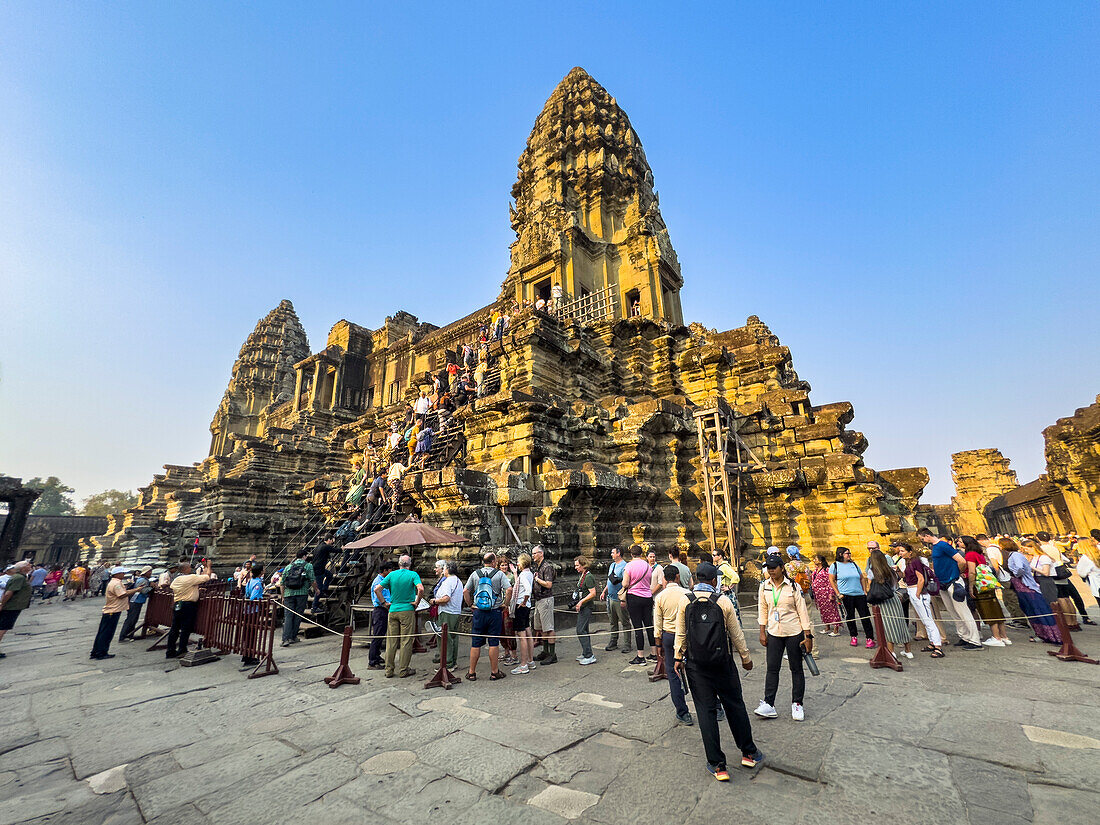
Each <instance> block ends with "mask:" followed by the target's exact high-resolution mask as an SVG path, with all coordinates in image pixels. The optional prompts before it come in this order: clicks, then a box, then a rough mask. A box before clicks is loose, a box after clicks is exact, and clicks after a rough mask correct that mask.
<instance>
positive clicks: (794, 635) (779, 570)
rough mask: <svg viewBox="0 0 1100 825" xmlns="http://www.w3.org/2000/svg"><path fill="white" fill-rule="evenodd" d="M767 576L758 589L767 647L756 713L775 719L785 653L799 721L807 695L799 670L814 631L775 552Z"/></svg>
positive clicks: (793, 715) (794, 715) (798, 592)
mask: <svg viewBox="0 0 1100 825" xmlns="http://www.w3.org/2000/svg"><path fill="white" fill-rule="evenodd" d="M764 568H765V571H766V575H765V577H764V581H762V582H761V583H760V589H759V590H758V591H757V624H759V625H760V644H761V646H762V647H764V648H766V649H767V662H768V672H767V675H766V676H765V678H764V698H763V699H761V700H760V705H759V706H758V707H757V708H756V710H755V711H754V712H755V713H756V715H757V716H760V717H763V718H765V719H774V718H775V717H776V716H778V715H779V713H778V711H776V709H775V696H776V694H777V693H778V692H779V668H780V667H781V666H782V665H783V655H784V654H786V658H787V665H788V667H790V669H791V718H792V719H794V720H795V721H796V722H801V721H802V719H803V718H804V714H805V712H804V710H803V708H802V702H803V698H804V697H805V694H806V675H805V673H804V672H803V670H802V651H803V650H805V651H806V652H807V653H811V652H813V649H814V634H813V625H812V624H811V623H810V613H809V611H808V610H806V600H805V599H804V598H803V597H802V592H801V590H800V589H799V588H798V586H797V585H795V583H794V582H793V581H791V580H790V579H789V578H787V571H786V570H785V569H784V567H783V560H782V559H781V558H780V557H779V556H777V555H771V556H768V558H767V560H766V561H765V562H764Z"/></svg>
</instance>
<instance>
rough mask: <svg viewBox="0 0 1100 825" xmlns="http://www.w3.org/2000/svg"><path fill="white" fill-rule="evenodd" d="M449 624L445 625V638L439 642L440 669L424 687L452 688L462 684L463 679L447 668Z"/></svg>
mask: <svg viewBox="0 0 1100 825" xmlns="http://www.w3.org/2000/svg"><path fill="white" fill-rule="evenodd" d="M447 634H448V628H447V625H446V624H444V625H443V638H442V640H441V641H440V643H439V670H437V671H436V673H435V676H433V677H432V678H431V679H429V680H428V681H427V682H425V683H424V689H425V690H427V689H428V688H434V687H441V688H443V689H444V690H450V689H451V688H452V687H454V686H455V685H460V684H462V680H461V679H459V678H458V677H457V676H455V675H454V674H453V673H451V671H449V670H447Z"/></svg>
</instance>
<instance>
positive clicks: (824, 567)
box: [810, 553, 840, 636]
mask: <svg viewBox="0 0 1100 825" xmlns="http://www.w3.org/2000/svg"><path fill="white" fill-rule="evenodd" d="M810 590H811V591H812V592H813V596H814V604H815V605H817V612H818V613H820V614H821V621H822V623H823V624H824V625H825V629H826V630H827V631H828V635H830V636H839V635H840V608H839V603H840V599H839V597H838V596H837V595H836V591H835V590H833V585H832V582H831V581H830V580H829V560H828V559H827V558H826V557H825V554H824V553H818V554H817V555H815V556H814V569H813V570H811V571H810Z"/></svg>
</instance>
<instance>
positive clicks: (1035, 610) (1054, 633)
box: [1012, 578, 1062, 645]
mask: <svg viewBox="0 0 1100 825" xmlns="http://www.w3.org/2000/svg"><path fill="white" fill-rule="evenodd" d="M1012 589H1013V590H1015V591H1016V596H1017V598H1018V599H1019V600H1020V609H1021V610H1022V611H1024V615H1026V616H1027V620H1028V622H1029V623H1030V624H1031V629H1032V630H1033V631H1035V635H1036V636H1038V637H1039V638H1040V639H1042V640H1043V641H1044V642H1051V643H1053V644H1058V645H1060V644H1061V643H1062V634H1061V633H1059V632H1058V624H1057V622H1055V621H1054V617H1053V616H1050V615H1044V614H1049V613H1050V612H1051V610H1050V605H1049V604H1047V602H1046V600H1045V599H1044V598H1043V596H1042V594H1041V593H1036V592H1035V591H1034V590H1029V589H1028V588H1027V587H1025V586H1024V585H1023V584H1022V583H1021V582H1020V581H1019V579H1016V578H1013V579H1012Z"/></svg>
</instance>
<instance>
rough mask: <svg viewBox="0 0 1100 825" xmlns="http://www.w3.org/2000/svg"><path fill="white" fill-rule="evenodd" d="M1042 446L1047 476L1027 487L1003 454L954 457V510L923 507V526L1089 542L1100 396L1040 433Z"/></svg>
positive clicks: (1097, 506) (1095, 523)
mask: <svg viewBox="0 0 1100 825" xmlns="http://www.w3.org/2000/svg"><path fill="white" fill-rule="evenodd" d="M1043 439H1044V441H1045V444H1046V450H1045V452H1046V464H1047V467H1046V469H1047V471H1046V472H1045V473H1042V474H1041V475H1040V476H1039V477H1038V478H1036V479H1035V480H1034V481H1029V482H1028V483H1027V484H1020V483H1019V482H1018V481H1017V478H1016V472H1015V470H1012V469H1010V468H1009V461H1008V459H1007V458H1005V457H1004V456H1003V455H1002V454H1001V451H1000V450H993V449H986V450H966V451H964V452H961V453H955V454H954V455H952V456H951V471H952V475H953V476H954V478H955V496H954V497H953V498H952V499H951V505H950V506H944V505H938V506H937V505H924V504H922V505H920V506H919V507H918V510H917V513H916V515H917V520H918V522H922V523H923V522H925V521H931V522H935V521H936V520H937V519H938V520H939V521H940V522H941V523H943V524H944V525H945V527H947V529H948V532H952V533H957V534H963V535H966V534H969V535H976V534H978V533H987V534H989V535H994V534H997V533H1005V534H1010V535H1024V534H1027V533H1036V532H1039V531H1046V532H1048V533H1051V534H1054V535H1066V534H1069V533H1077V534H1079V535H1087V534H1088V532H1089V531H1090V530H1092V529H1095V528H1097V527H1100V396H1097V398H1096V402H1095V403H1093V404H1090V405H1089V406H1087V407H1082V408H1080V409H1078V410H1077V411H1076V412H1075V413H1074V414H1073V415H1072V416H1069V417H1068V418H1059V419H1058V421H1057V423H1055V424H1052V425H1051V426H1049V427H1047V428H1046V429H1045V430H1043Z"/></svg>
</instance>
